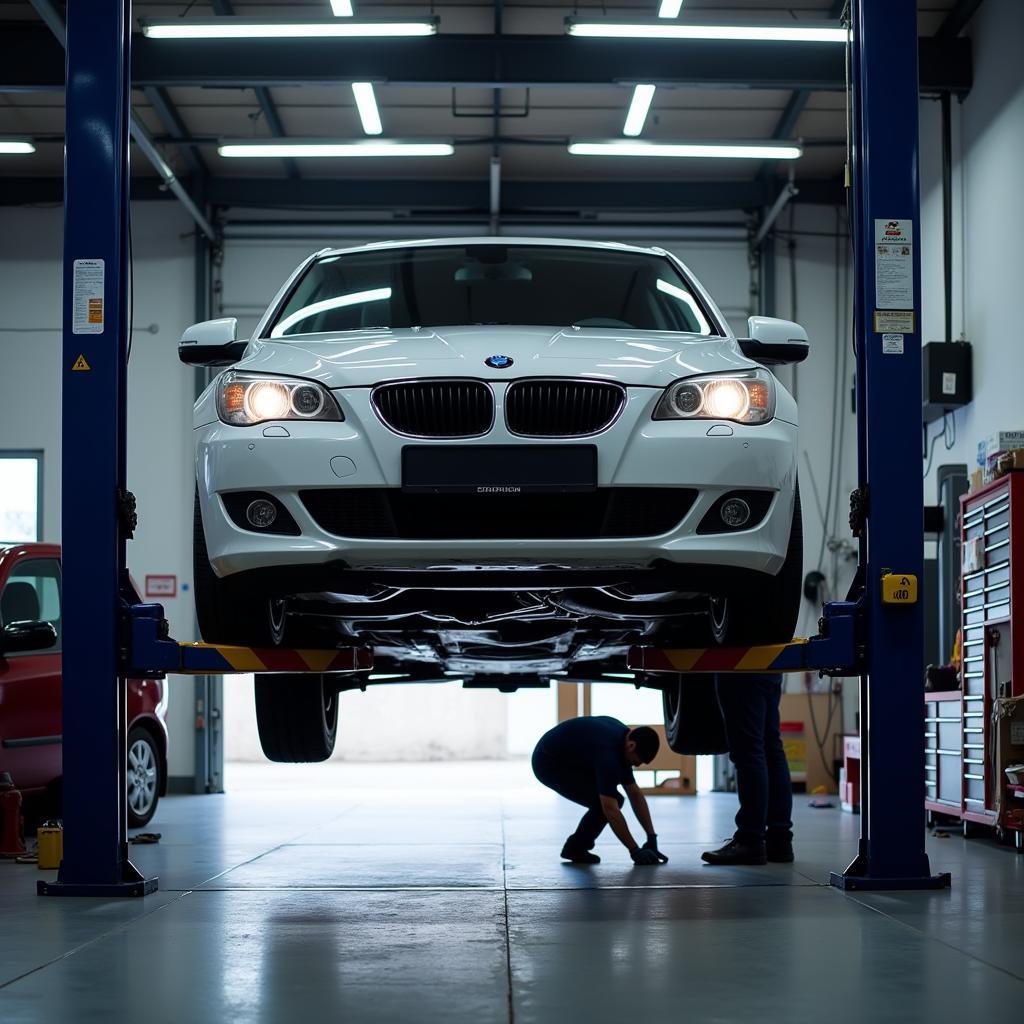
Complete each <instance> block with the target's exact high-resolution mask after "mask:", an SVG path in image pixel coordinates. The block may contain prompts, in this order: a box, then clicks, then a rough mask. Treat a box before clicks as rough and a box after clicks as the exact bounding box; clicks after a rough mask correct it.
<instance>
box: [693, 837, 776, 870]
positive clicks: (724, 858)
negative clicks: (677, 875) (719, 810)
mask: <svg viewBox="0 0 1024 1024" xmlns="http://www.w3.org/2000/svg"><path fill="white" fill-rule="evenodd" d="M700 859H701V860H703V861H705V862H706V863H708V864H766V863H767V862H768V857H767V856H766V854H765V849H764V843H759V842H751V841H750V840H745V839H736V838H733V839H730V840H729V842H727V843H726V844H725V846H723V847H721V848H720V849H718V850H708V851H707V852H706V853H702V854H701V855H700Z"/></svg>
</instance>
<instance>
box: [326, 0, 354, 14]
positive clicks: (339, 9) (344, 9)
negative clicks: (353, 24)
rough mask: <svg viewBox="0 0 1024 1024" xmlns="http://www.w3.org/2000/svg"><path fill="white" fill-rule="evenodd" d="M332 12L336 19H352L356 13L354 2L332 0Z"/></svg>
mask: <svg viewBox="0 0 1024 1024" xmlns="http://www.w3.org/2000/svg"><path fill="white" fill-rule="evenodd" d="M331 10H332V11H333V12H334V16H335V17H336V18H351V17H352V16H353V15H354V14H355V13H356V12H355V11H353V10H352V0H331Z"/></svg>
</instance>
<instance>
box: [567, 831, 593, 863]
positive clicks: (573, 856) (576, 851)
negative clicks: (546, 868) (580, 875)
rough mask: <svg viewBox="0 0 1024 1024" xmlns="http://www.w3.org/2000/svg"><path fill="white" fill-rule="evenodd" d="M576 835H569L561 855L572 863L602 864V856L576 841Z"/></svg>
mask: <svg viewBox="0 0 1024 1024" xmlns="http://www.w3.org/2000/svg"><path fill="white" fill-rule="evenodd" d="M574 838H575V837H574V836H569V838H568V839H566V841H565V846H563V847H562V852H561V854H560V856H561V857H562V859H563V860H567V861H569V862H570V863H571V864H600V863H601V858H600V857H598V855H597V854H596V853H591V852H590V851H589V850H587V849H585V848H584V847H582V846H580V845H579V844H577V843H575V842H574V841H573V840H574Z"/></svg>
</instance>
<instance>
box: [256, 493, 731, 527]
mask: <svg viewBox="0 0 1024 1024" xmlns="http://www.w3.org/2000/svg"><path fill="white" fill-rule="evenodd" d="M254 504H255V502H254ZM251 507H252V506H250V508H251ZM721 516H722V522H723V523H725V525H726V526H729V527H732V528H733V529H736V528H737V527H739V526H743V524H744V523H746V522H747V520H748V519H750V506H749V505H748V504H747V503H746V502H745V501H744V500H743V499H742V498H730V499H729V500H728V501H726V502H723V503H722V511H721Z"/></svg>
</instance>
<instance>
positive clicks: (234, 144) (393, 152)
mask: <svg viewBox="0 0 1024 1024" xmlns="http://www.w3.org/2000/svg"><path fill="white" fill-rule="evenodd" d="M217 152H218V153H220V155H221V156H227V157H265V156H306V157H320V156H323V157H350V156H361V157H372V156H451V155H452V153H454V152H455V147H454V146H453V145H452V144H451V143H450V142H399V141H396V140H393V139H388V140H384V139H382V140H380V141H379V142H371V141H369V140H367V141H365V142H364V141H356V142H325V141H323V140H315V139H275V140H274V141H272V142H271V141H260V142H254V141H252V140H251V139H248V140H234V141H231V142H222V143H221V144H220V145H219V146H218V147H217Z"/></svg>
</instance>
